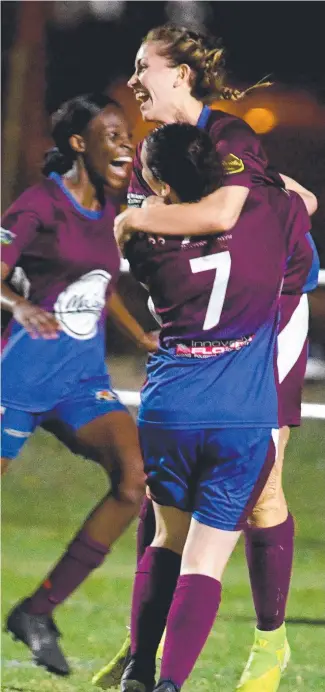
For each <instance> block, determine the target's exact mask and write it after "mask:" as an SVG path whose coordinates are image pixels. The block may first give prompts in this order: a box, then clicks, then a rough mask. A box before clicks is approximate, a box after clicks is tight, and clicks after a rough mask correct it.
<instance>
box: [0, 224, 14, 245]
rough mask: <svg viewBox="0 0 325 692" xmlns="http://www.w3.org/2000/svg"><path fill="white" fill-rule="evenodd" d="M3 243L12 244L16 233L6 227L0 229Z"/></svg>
mask: <svg viewBox="0 0 325 692" xmlns="http://www.w3.org/2000/svg"><path fill="white" fill-rule="evenodd" d="M0 238H1V245H11V243H13V241H14V240H15V238H16V234H15V233H12V231H8V230H7V229H6V228H2V226H1V230H0Z"/></svg>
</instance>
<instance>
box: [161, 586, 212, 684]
mask: <svg viewBox="0 0 325 692" xmlns="http://www.w3.org/2000/svg"><path fill="white" fill-rule="evenodd" d="M220 599H221V584H220V582H219V581H217V580H216V579H212V578H211V577H206V576H204V575H203V574H183V575H182V576H180V577H179V579H178V582H177V587H176V591H175V594H174V598H173V602H172V605H171V608H170V611H169V615H168V620H167V634H166V641H165V646H164V653H163V659H162V663H161V672H160V678H161V680H171V681H172V682H173V683H174V684H175V685H178V686H179V687H181V686H182V685H183V683H184V682H185V680H186V679H187V678H188V676H189V675H190V673H191V671H192V670H193V668H194V666H195V663H196V661H197V659H198V657H199V655H200V653H201V651H202V649H203V647H204V644H205V642H206V640H207V638H208V636H209V633H210V631H211V628H212V625H213V623H214V620H215V617H216V615H217V613H218V609H219V604H220Z"/></svg>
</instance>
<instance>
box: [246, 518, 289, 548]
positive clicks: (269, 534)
mask: <svg viewBox="0 0 325 692" xmlns="http://www.w3.org/2000/svg"><path fill="white" fill-rule="evenodd" d="M294 528H295V523H294V519H293V516H292V514H290V513H289V514H288V516H287V518H286V520H285V521H284V522H282V524H277V526H269V527H267V528H256V527H253V526H246V528H245V536H246V538H247V539H248V540H249V541H250V542H251V543H254V545H264V546H268V545H274V543H278V542H280V543H285V542H286V541H287V540H288V541H291V540H292V534H293V533H294Z"/></svg>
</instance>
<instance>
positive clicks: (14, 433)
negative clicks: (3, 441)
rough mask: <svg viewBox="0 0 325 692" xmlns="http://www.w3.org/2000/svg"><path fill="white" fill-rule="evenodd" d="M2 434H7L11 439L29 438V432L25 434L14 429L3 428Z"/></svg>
mask: <svg viewBox="0 0 325 692" xmlns="http://www.w3.org/2000/svg"><path fill="white" fill-rule="evenodd" d="M4 432H5V433H7V435H10V436H11V437H22V438H25V437H30V436H31V434H32V433H31V432H26V431H25V430H14V428H5V429H4Z"/></svg>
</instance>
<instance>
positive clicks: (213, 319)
mask: <svg viewBox="0 0 325 692" xmlns="http://www.w3.org/2000/svg"><path fill="white" fill-rule="evenodd" d="M190 265H191V270H192V272H193V274H199V273H200V272H206V271H209V270H210V269H216V270H217V271H216V275H215V279H214V282H213V287H212V291H211V296H210V300H209V305H208V309H207V312H206V316H205V320H204V325H203V329H204V330H206V329H212V327H216V325H217V324H218V322H219V320H220V315H221V311H222V308H223V304H224V301H225V296H226V290H227V286H228V281H229V275H230V267H231V256H230V252H228V250H226V251H225V252H217V253H215V254H214V255H206V256H205V257H196V258H195V259H191V260H190Z"/></svg>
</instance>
